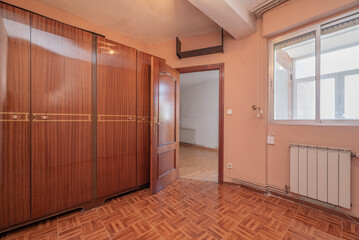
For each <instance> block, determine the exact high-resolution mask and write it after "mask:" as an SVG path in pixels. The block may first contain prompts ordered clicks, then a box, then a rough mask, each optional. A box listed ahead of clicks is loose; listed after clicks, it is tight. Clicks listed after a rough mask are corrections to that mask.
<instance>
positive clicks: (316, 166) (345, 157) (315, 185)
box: [290, 144, 351, 208]
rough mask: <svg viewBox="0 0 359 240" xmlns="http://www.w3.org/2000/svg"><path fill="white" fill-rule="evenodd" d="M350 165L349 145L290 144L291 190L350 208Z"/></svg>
mask: <svg viewBox="0 0 359 240" xmlns="http://www.w3.org/2000/svg"><path fill="white" fill-rule="evenodd" d="M350 165H351V152H350V150H348V149H338V148H328V147H320V146H307V145H300V144H291V146H290V191H291V192H293V193H297V194H300V195H303V196H306V197H310V198H313V199H317V200H320V201H323V202H327V203H330V204H333V205H336V206H341V207H344V208H351V204H350Z"/></svg>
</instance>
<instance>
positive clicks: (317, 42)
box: [315, 25, 321, 124]
mask: <svg viewBox="0 0 359 240" xmlns="http://www.w3.org/2000/svg"><path fill="white" fill-rule="evenodd" d="M320 54H321V27H320V25H318V26H317V27H316V30H315V123H316V124H320V122H321V121H320V73H321V70H320V60H321V59H320Z"/></svg>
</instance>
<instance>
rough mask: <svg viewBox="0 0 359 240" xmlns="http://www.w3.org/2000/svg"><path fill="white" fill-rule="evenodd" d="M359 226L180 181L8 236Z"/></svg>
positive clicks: (267, 233)
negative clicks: (152, 193)
mask: <svg viewBox="0 0 359 240" xmlns="http://www.w3.org/2000/svg"><path fill="white" fill-rule="evenodd" d="M358 238H359V225H358V224H355V223H354V222H351V221H349V220H346V219H342V218H340V217H337V216H334V215H330V214H327V213H325V212H322V211H319V210H315V209H312V208H308V207H305V206H302V205H301V204H298V203H294V202H291V201H287V200H284V199H281V198H277V197H273V196H265V195H262V194H259V193H255V192H252V191H249V190H246V189H243V188H239V187H237V186H230V185H221V184H218V183H214V182H208V181H197V180H189V179H179V180H177V181H176V182H175V183H173V184H171V185H170V186H168V187H167V188H165V189H163V190H162V191H160V192H158V193H157V194H155V195H153V196H151V195H150V194H149V189H144V190H140V191H137V192H133V193H130V194H127V195H124V196H121V197H117V198H114V199H112V200H110V201H108V202H106V203H105V205H104V206H101V207H98V208H96V209H92V210H90V211H87V212H84V213H82V212H80V211H78V212H72V213H69V214H64V215H62V216H59V217H54V218H52V219H49V220H46V221H42V222H40V223H37V224H33V225H31V226H28V227H24V228H21V229H18V230H15V231H12V232H9V233H8V234H7V236H3V237H0V239H1V240H5V239H6V240H10V239H11V240H12V239H126V240H128V239H146V240H147V239H171V240H172V239H358Z"/></svg>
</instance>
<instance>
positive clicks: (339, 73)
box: [320, 19, 359, 119]
mask: <svg viewBox="0 0 359 240" xmlns="http://www.w3.org/2000/svg"><path fill="white" fill-rule="evenodd" d="M357 22H358V19H352V20H349V21H346V22H342V23H339V24H336V25H334V26H330V27H327V28H323V29H322V32H321V91H320V92H321V104H320V106H321V111H320V113H321V117H320V118H321V119H359V105H358V103H359V98H358V97H357V96H359V95H358V93H359V84H358V82H359V80H358V76H357V75H359V37H358V36H359V25H358V24H357ZM333 77H334V78H335V79H336V80H335V83H334V85H333V84H330V86H329V83H328V82H327V81H328V80H327V79H328V78H329V79H332V78H333ZM333 86H334V90H333V89H332V88H333ZM333 91H334V94H333ZM322 95H323V98H325V99H323V98H322ZM329 108H330V109H329ZM333 112H334V114H333Z"/></svg>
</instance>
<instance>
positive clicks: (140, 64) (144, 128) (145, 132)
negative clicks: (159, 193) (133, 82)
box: [137, 51, 151, 186]
mask: <svg viewBox="0 0 359 240" xmlns="http://www.w3.org/2000/svg"><path fill="white" fill-rule="evenodd" d="M150 95H151V55H149V54H146V53H143V52H140V51H137V186H142V185H145V184H148V183H149V182H150V104H151V99H150V97H151V96H150Z"/></svg>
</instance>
